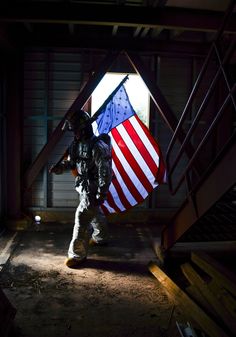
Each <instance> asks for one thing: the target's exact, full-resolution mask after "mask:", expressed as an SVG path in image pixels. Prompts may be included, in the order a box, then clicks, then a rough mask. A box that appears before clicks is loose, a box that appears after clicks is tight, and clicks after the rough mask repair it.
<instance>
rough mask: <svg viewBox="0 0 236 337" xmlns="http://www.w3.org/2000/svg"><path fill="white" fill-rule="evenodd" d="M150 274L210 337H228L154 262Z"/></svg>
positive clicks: (150, 266) (150, 265)
mask: <svg viewBox="0 0 236 337" xmlns="http://www.w3.org/2000/svg"><path fill="white" fill-rule="evenodd" d="M148 267H149V270H150V272H151V273H152V274H153V275H154V276H155V277H156V278H157V280H158V281H159V282H160V283H161V284H162V286H163V287H164V288H165V290H166V291H167V293H168V295H169V296H170V297H171V298H172V299H173V300H174V301H175V302H176V303H177V304H178V305H179V306H180V307H182V308H183V309H184V311H185V312H187V313H188V314H189V315H191V317H192V319H194V320H195V321H196V322H197V323H198V325H199V326H200V327H201V328H202V329H203V330H204V331H205V332H206V333H207V334H208V335H209V336H210V337H226V336H228V335H227V333H226V332H225V331H224V330H223V329H222V328H221V327H220V326H218V325H217V323H215V322H214V321H213V320H212V319H211V318H210V317H209V316H208V315H207V314H206V313H205V312H204V311H203V310H202V309H201V308H200V307H199V306H198V305H197V304H196V303H195V302H194V301H193V300H192V299H191V298H190V297H189V296H188V295H187V294H186V293H185V292H184V291H183V290H182V289H181V288H179V286H178V285H176V284H175V283H174V282H173V281H172V280H171V279H170V278H169V277H168V276H167V275H166V274H165V273H164V272H163V271H162V270H161V269H160V268H159V267H158V266H157V265H156V264H155V263H154V262H152V261H151V262H150V263H149V265H148Z"/></svg>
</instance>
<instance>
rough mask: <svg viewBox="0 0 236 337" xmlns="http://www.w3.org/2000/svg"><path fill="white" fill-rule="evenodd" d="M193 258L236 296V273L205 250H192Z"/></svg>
mask: <svg viewBox="0 0 236 337" xmlns="http://www.w3.org/2000/svg"><path fill="white" fill-rule="evenodd" d="M191 260H192V261H193V262H194V263H196V265H198V266H199V267H200V268H201V269H202V270H204V271H205V272H206V273H207V274H208V275H210V276H211V277H212V278H213V279H214V280H215V281H217V283H219V284H221V285H222V286H223V287H224V288H225V289H227V290H228V291H229V292H231V293H232V294H233V295H234V296H236V275H235V274H233V273H231V272H230V271H229V270H228V269H226V268H225V267H224V266H222V265H221V264H220V263H219V262H218V261H216V260H215V259H213V258H212V257H210V256H209V255H208V254H206V253H204V252H199V251H198V252H192V253H191Z"/></svg>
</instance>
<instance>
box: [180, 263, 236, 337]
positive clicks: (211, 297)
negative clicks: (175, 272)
mask: <svg viewBox="0 0 236 337" xmlns="http://www.w3.org/2000/svg"><path fill="white" fill-rule="evenodd" d="M181 270H182V272H183V274H184V275H185V277H186V278H187V280H188V281H189V282H190V283H191V284H192V285H194V286H195V287H196V288H197V290H198V291H199V293H200V294H201V296H203V297H204V298H205V300H206V301H207V302H208V304H209V305H210V307H211V309H212V310H213V311H212V310H211V312H213V313H215V314H214V316H215V318H217V317H219V319H222V321H223V322H224V323H225V325H226V326H227V327H228V329H229V332H233V333H234V334H236V322H235V319H234V318H233V317H232V316H231V315H230V313H229V312H228V311H227V309H226V308H222V303H221V302H220V301H219V299H218V298H217V296H215V294H213V293H212V292H211V290H210V289H209V287H208V282H206V281H205V280H204V279H203V278H202V277H201V276H200V275H199V274H198V273H197V272H196V270H195V269H194V268H193V267H192V266H191V265H190V264H189V263H184V264H182V265H181ZM207 308H209V306H208V307H207Z"/></svg>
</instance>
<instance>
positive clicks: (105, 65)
mask: <svg viewBox="0 0 236 337" xmlns="http://www.w3.org/2000/svg"><path fill="white" fill-rule="evenodd" d="M118 54H119V52H118V51H116V52H108V54H107V55H106V57H105V58H104V59H103V60H102V62H101V64H100V65H99V67H98V69H97V70H96V71H95V72H94V73H93V74H92V76H91V77H90V79H89V80H88V82H87V83H86V85H85V86H84V87H83V88H82V89H81V91H80V93H79V94H78V96H77V98H76V99H75V101H74V102H73V103H72V105H71V107H70V108H69V109H68V111H67V112H66V114H65V116H64V118H62V120H61V121H60V122H59V124H58V125H57V127H56V128H55V130H54V131H53V133H52V134H51V137H50V139H49V141H48V143H47V144H46V145H45V146H44V147H43V149H42V150H41V151H40V153H39V154H38V156H37V158H36V159H35V160H34V162H33V163H32V165H31V167H30V168H29V169H28V170H27V171H26V173H25V177H24V188H25V190H27V189H28V188H30V186H31V185H32V183H33V182H34V180H35V178H36V177H37V175H38V174H39V172H40V170H41V169H42V168H43V166H44V165H45V164H46V162H47V160H48V157H49V155H50V153H51V152H52V150H53V149H54V147H55V145H56V144H57V143H58V141H59V140H60V139H61V137H62V135H63V131H62V126H63V124H64V121H65V119H66V118H67V117H69V116H71V115H73V113H74V111H75V110H77V109H81V108H82V107H83V106H84V104H85V103H86V102H87V100H88V99H89V97H90V96H91V94H92V92H93V90H94V89H95V88H96V86H97V85H98V83H99V82H100V80H101V79H102V77H103V76H104V74H105V73H106V72H107V71H108V70H109V68H110V66H111V65H112V63H113V62H114V60H115V59H116V57H117V56H118Z"/></svg>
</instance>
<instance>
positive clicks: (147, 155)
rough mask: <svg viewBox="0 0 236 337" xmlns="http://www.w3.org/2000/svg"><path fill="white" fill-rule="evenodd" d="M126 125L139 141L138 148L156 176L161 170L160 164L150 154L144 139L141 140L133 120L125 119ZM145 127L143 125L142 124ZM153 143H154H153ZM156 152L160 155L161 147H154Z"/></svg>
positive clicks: (132, 135)
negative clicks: (132, 122)
mask: <svg viewBox="0 0 236 337" xmlns="http://www.w3.org/2000/svg"><path fill="white" fill-rule="evenodd" d="M123 124H124V126H125V127H126V128H127V129H128V130H129V131H128V132H129V135H130V137H131V138H132V139H136V143H137V147H138V150H139V152H140V154H141V155H142V157H143V158H145V162H146V163H147V165H148V167H149V168H150V171H151V172H152V174H153V175H154V177H156V176H157V173H158V171H159V166H158V165H159V164H157V163H156V162H155V161H154V160H153V158H152V156H151V155H150V152H149V151H148V149H147V148H146V144H145V143H143V141H142V140H141V138H140V137H139V135H138V133H137V131H136V130H135V129H134V127H133V125H132V124H131V122H130V121H129V120H127V121H125V122H124V123H123ZM140 126H141V127H142V129H143V125H142V124H141V125H140ZM147 138H148V140H149V142H150V143H151V141H150V137H148V136H147ZM152 145H153V144H152ZM154 149H155V152H156V153H157V155H158V157H159V148H158V147H157V146H155V147H154Z"/></svg>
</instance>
